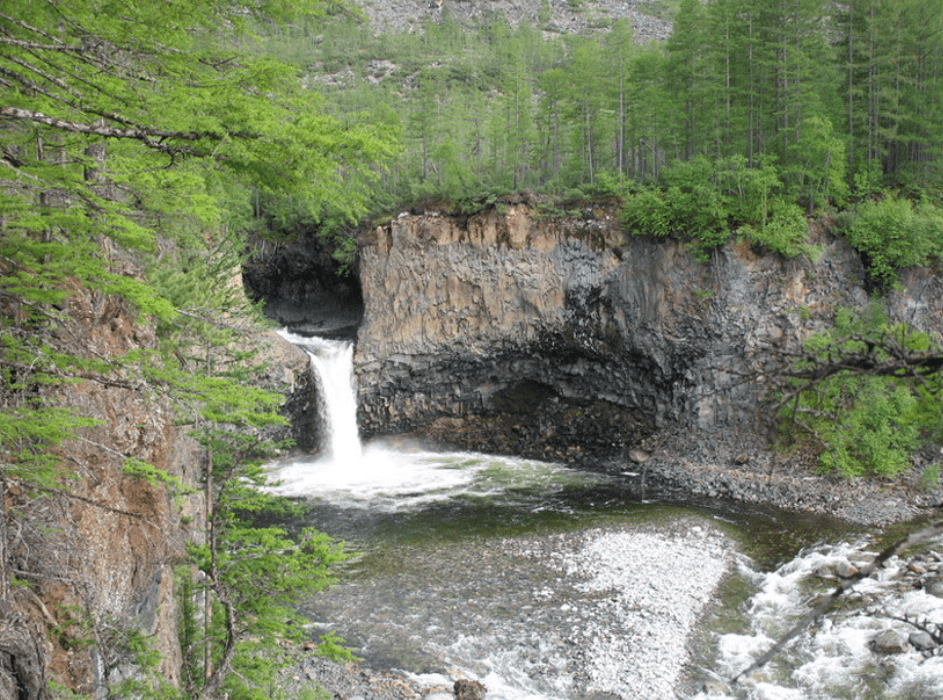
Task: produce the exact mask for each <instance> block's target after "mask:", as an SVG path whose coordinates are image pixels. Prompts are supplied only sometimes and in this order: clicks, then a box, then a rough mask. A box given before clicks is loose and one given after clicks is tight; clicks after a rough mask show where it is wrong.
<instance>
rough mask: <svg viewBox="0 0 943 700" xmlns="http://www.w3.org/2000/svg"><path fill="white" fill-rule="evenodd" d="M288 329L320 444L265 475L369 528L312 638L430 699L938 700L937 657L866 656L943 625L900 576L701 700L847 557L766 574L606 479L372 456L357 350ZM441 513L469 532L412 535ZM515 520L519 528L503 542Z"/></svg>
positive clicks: (439, 455)
mask: <svg viewBox="0 0 943 700" xmlns="http://www.w3.org/2000/svg"><path fill="white" fill-rule="evenodd" d="M283 335H284V336H285V337H286V338H287V339H288V340H290V341H292V342H294V343H296V344H298V345H300V346H302V347H304V348H305V349H306V350H307V351H308V352H309V354H310V356H311V360H312V368H313V369H314V371H315V372H316V373H317V381H318V385H319V393H320V394H321V396H322V397H323V400H324V406H323V410H324V420H325V423H326V443H327V444H326V447H325V450H324V453H323V454H322V455H320V456H318V457H317V458H311V457H303V456H302V457H298V458H293V459H291V460H286V461H283V462H279V463H276V464H272V465H270V473H271V476H272V478H273V480H277V482H278V483H277V485H274V486H273V490H275V491H276V492H278V493H281V494H283V495H287V496H291V497H295V498H304V499H308V500H310V501H311V502H312V503H315V504H319V505H318V507H319V508H321V509H323V510H325V511H330V512H331V513H342V514H343V517H342V518H341V519H340V520H339V522H342V523H343V524H344V525H346V526H349V527H353V528H354V531H355V532H356V531H357V529H358V528H362V529H367V528H373V530H372V531H371V533H370V534H369V536H365V537H367V539H368V541H367V542H366V545H367V548H368V549H369V550H370V551H371V554H370V555H369V556H368V557H367V559H366V560H367V561H368V563H367V564H364V565H363V567H362V570H361V571H360V572H359V573H358V575H357V576H355V577H354V580H345V581H344V582H343V583H342V584H341V585H339V586H338V587H336V588H335V589H332V590H330V591H327V592H325V593H324V594H322V595H321V596H319V598H318V601H316V602H315V603H313V604H312V607H311V610H312V612H311V614H312V615H315V616H317V619H318V621H319V625H320V626H321V627H323V628H325V629H334V630H336V631H337V632H338V633H339V634H341V636H343V637H346V638H348V639H349V640H350V639H353V640H355V641H356V648H355V649H354V651H355V653H357V654H359V655H362V656H365V657H367V658H368V660H369V659H370V658H372V659H374V660H376V659H378V658H379V659H383V660H384V663H388V664H390V665H391V666H397V667H398V668H402V669H404V670H406V671H411V672H413V673H414V674H415V675H414V678H416V679H418V680H420V681H421V682H422V683H424V684H426V685H427V686H435V685H443V686H445V687H450V685H451V682H452V680H454V678H455V677H467V678H474V679H480V680H481V681H482V682H483V683H484V684H485V685H486V686H487V687H488V689H489V693H488V696H487V697H488V700H574V699H575V698H588V697H596V698H616V697H621V698H624V700H636V699H645V700H662V699H663V700H672V699H674V698H696V699H697V700H708V699H716V698H736V699H738V700H805V699H807V698H808V699H813V698H814V699H819V698H821V699H828V698H867V699H869V700H870V699H872V698H873V699H875V700H878V699H882V698H888V699H889V698H898V699H901V700H905V699H906V700H917V699H918V698H919V699H923V698H943V658H941V657H939V656H936V657H932V658H928V659H924V658H923V656H921V655H920V654H919V653H917V652H916V651H913V650H912V651H911V652H909V653H903V654H897V655H894V656H886V655H884V656H881V655H877V654H875V653H874V652H872V651H871V649H870V648H869V642H870V640H871V639H873V637H874V635H875V634H876V633H877V632H878V631H880V630H881V629H883V628H886V627H899V628H902V629H903V628H907V624H906V623H900V622H895V621H894V620H893V619H892V618H893V617H894V616H896V617H903V616H905V615H911V616H919V617H920V619H922V620H928V621H931V622H938V623H940V624H943V600H940V599H939V598H934V597H933V596H930V595H928V594H926V593H924V592H922V591H909V592H907V593H906V594H905V595H902V596H897V597H895V598H893V599H891V598H889V597H888V596H887V595H886V593H887V591H889V590H892V589H893V588H894V587H895V586H897V585H898V584H897V583H896V581H897V580H898V578H899V576H897V574H899V572H896V573H895V571H894V569H893V567H891V568H890V569H888V570H886V571H885V572H883V573H882V574H881V576H879V577H877V578H875V579H869V580H867V581H865V582H862V583H861V584H860V585H859V587H858V589H857V591H858V592H857V593H856V594H855V595H856V596H859V598H858V599H867V600H874V601H884V600H885V599H887V600H892V601H893V602H892V603H886V604H885V603H883V602H882V603H881V609H880V610H876V609H868V608H867V605H862V606H858V607H856V608H855V609H854V610H851V611H848V610H846V611H844V612H842V613H841V614H838V615H833V616H830V617H828V618H827V619H825V620H823V621H822V622H821V623H820V624H819V625H817V626H816V628H815V629H814V630H812V632H811V633H808V634H804V635H802V636H801V637H800V639H799V641H798V642H795V643H794V644H793V645H792V646H790V647H789V648H788V649H787V651H786V652H785V654H783V655H782V656H781V657H779V658H777V659H776V660H774V662H773V663H771V664H770V665H768V666H767V667H765V668H763V669H760V670H759V671H757V672H755V673H753V674H751V675H750V677H749V678H746V679H745V680H744V681H742V682H741V683H740V684H738V685H737V686H736V687H733V688H731V687H729V686H724V685H723V684H719V683H718V684H713V683H710V684H709V686H708V687H709V689H703V690H702V688H703V687H704V682H705V680H707V681H710V680H711V679H725V678H730V677H732V676H735V675H736V674H737V673H738V672H740V671H741V670H743V669H744V668H746V667H747V666H749V665H750V663H751V662H752V660H753V659H755V658H757V657H759V656H760V655H761V654H762V653H763V652H764V651H766V649H768V648H769V646H771V645H772V644H773V642H774V641H775V639H776V638H777V636H778V635H780V634H782V633H783V632H784V631H786V630H787V629H788V627H789V625H790V624H791V622H792V621H793V620H795V619H798V618H799V617H801V615H802V614H804V613H805V611H806V610H808V609H809V605H810V604H811V603H812V602H813V600H814V595H813V593H812V589H811V588H810V586H811V585H812V584H810V582H812V581H815V580H816V579H815V575H814V574H815V572H816V571H818V570H820V569H821V568H822V566H824V565H826V564H828V563H829V562H832V561H834V560H837V559H841V558H848V557H850V556H851V555H852V550H853V549H854V548H855V547H853V546H852V545H849V544H846V543H837V544H826V545H821V546H819V547H815V548H812V549H810V550H808V551H806V552H803V553H801V554H800V555H799V556H797V557H796V558H795V559H794V560H792V561H789V562H786V563H785V564H783V565H782V566H780V567H779V568H777V569H776V570H774V571H769V572H759V571H756V570H755V567H753V566H752V565H751V563H750V562H749V561H748V560H747V559H746V558H745V557H744V556H743V555H742V554H740V553H739V552H738V547H737V545H736V543H735V540H734V539H732V538H731V537H730V533H731V528H730V527H729V526H728V525H726V524H725V523H723V522H721V520H723V519H722V518H721V519H714V518H712V517H710V516H709V515H703V514H700V513H697V512H693V511H685V512H682V513H680V514H669V516H668V517H666V516H665V515H664V513H663V512H661V514H660V515H658V514H657V513H660V511H658V510H657V508H658V507H657V506H652V507H651V510H650V511H649V510H645V509H647V508H649V507H648V506H639V505H638V504H635V505H633V506H632V507H633V508H636V510H634V511H631V517H627V516H625V515H624V512H628V511H619V512H617V513H616V512H614V511H613V510H612V506H611V503H609V504H606V505H599V506H598V508H599V510H598V512H597V510H596V506H595V505H594V504H593V503H592V502H591V499H592V498H593V497H594V496H592V494H594V493H597V491H596V490H594V489H597V487H605V488H611V487H612V484H613V482H614V479H618V477H613V476H612V475H607V474H603V473H589V472H582V471H579V470H576V469H571V468H567V467H564V466H562V465H557V464H547V463H542V462H535V461H529V460H520V459H513V458H504V457H494V456H490V455H481V454H474V453H467V452H430V451H427V450H423V449H419V448H414V447H409V446H408V445H406V444H405V443H399V444H390V443H380V442H377V443H371V444H368V445H366V446H364V445H362V444H361V441H360V438H359V435H358V431H357V420H356V410H357V407H356V391H355V387H354V383H353V374H352V356H353V347H352V344H351V343H347V342H342V341H329V340H323V339H318V338H306V337H300V336H294V335H291V334H289V333H283ZM567 489H574V490H576V491H577V492H578V493H580V494H590V495H582V496H580V499H581V500H580V503H579V504H578V505H577V506H574V505H573V504H572V503H571V502H569V501H566V500H565V499H562V498H560V497H559V494H561V493H565V492H566V491H567ZM561 504H564V505H561ZM568 508H570V509H571V511H568V510H567V509H568ZM578 508H582V510H578ZM606 508H609V510H605V509H606ZM617 510H618V509H617ZM544 511H555V512H557V513H561V514H562V515H561V516H560V517H561V518H563V520H564V525H562V526H561V525H560V524H559V522H558V521H553V523H554V524H553V527H551V528H549V529H548V528H547V527H545V526H542V525H541V526H537V527H534V526H530V525H528V526H527V527H530V528H531V529H529V530H528V529H522V528H521V526H520V523H519V522H517V521H518V520H521V521H526V522H527V523H530V522H538V523H540V522H543V521H540V520H539V518H540V517H541V516H542V515H543V514H544ZM639 512H642V513H648V512H652V513H656V515H654V516H644V515H643V516H639V515H638V513H639ZM449 518H452V519H453V520H454V521H455V523H456V524H455V525H454V528H455V530H458V534H457V535H456V534H454V533H453V532H449V533H448V538H446V540H445V541H441V540H442V538H440V537H439V536H438V535H436V534H435V532H433V534H432V535H430V534H429V533H428V532H427V531H425V530H422V529H421V528H422V527H425V528H427V529H428V527H429V525H428V522H429V521H434V522H439V521H440V520H443V519H449ZM483 518H493V519H495V523H492V524H483V520H482V519H483ZM567 518H570V520H566V519H567ZM502 519H508V520H502ZM511 520H515V523H516V527H517V530H515V531H514V532H513V533H507V534H505V533H502V531H501V530H500V528H501V527H502V526H508V525H510V524H511ZM570 521H572V523H570ZM351 523H353V525H350V524H351ZM360 523H363V525H362V526H361V525H360ZM377 523H379V525H378V524H377ZM416 523H420V525H416ZM566 523H570V524H566ZM410 528H412V529H410ZM476 528H481V529H482V533H483V534H477V530H476ZM542 528H543V529H542ZM470 531H475V532H470ZM328 532H329V534H335V535H336V533H334V532H330V531H328ZM416 532H419V534H418V535H417V534H415V533H416ZM404 533H406V534H405V535H404ZM522 533H523V534H522ZM404 536H405V537H406V539H407V544H405V545H403V544H401V543H400V541H399V538H401V537H404ZM744 536H746V537H749V534H747V535H744ZM355 537H356V536H355ZM455 537H457V538H458V540H457V541H454V538H455ZM371 538H372V539H371ZM409 538H413V539H409ZM423 538H425V539H423ZM449 538H452V539H449ZM417 539H418V540H421V541H422V542H423V543H424V544H423V545H422V550H420V547H419V545H417V544H414V542H415V541H416V540H417ZM384 552H388V553H387V554H384ZM371 556H372V557H373V558H375V559H378V560H380V562H381V564H370V563H369V561H370V557H371ZM390 561H392V562H393V563H389V562H390ZM383 562H386V563H383ZM897 565H899V563H898V564H897ZM734 580H736V581H739V582H741V584H742V586H743V587H744V588H745V589H747V592H746V593H745V594H743V595H741V596H739V598H738V599H737V600H736V601H735V602H734V603H732V605H740V606H741V609H740V612H739V613H735V614H731V613H730V611H726V614H725V615H724V616H723V617H725V619H726V620H727V621H728V622H727V625H728V626H729V624H730V623H729V620H730V619H731V618H732V617H733V618H735V619H736V620H737V623H736V624H737V628H738V629H737V631H736V632H730V631H729V630H728V629H724V630H720V629H717V631H711V629H712V627H711V626H712V625H715V624H716V621H717V619H718V618H719V617H721V615H719V614H717V613H718V610H717V608H718V606H719V605H721V598H720V597H719V594H718V588H719V587H720V586H721V585H728V586H729V584H730V582H731V581H734ZM725 581H726V584H725V583H724V582H725ZM822 589H824V586H820V587H819V589H815V590H822ZM724 600H727V601H728V603H729V599H724ZM744 601H745V602H744ZM875 605H877V603H875ZM905 637H906V634H905ZM695 640H696V644H697V645H698V646H697V648H696V649H695V648H694V645H695ZM430 670H431V671H433V672H432V673H427V671H430Z"/></svg>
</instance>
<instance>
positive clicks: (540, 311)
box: [355, 200, 943, 460]
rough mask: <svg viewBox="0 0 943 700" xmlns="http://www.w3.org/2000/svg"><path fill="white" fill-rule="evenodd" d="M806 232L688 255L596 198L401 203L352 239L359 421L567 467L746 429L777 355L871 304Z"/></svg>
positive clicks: (931, 317) (828, 242) (925, 279)
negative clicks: (472, 209)
mask: <svg viewBox="0 0 943 700" xmlns="http://www.w3.org/2000/svg"><path fill="white" fill-rule="evenodd" d="M819 237H820V240H819V241H818V242H819V243H820V244H821V246H822V248H823V253H822V255H821V256H820V257H818V259H817V260H816V261H815V262H811V261H808V260H804V259H802V260H799V259H797V260H785V259H783V258H781V257H779V256H775V255H758V254H756V253H755V252H754V251H752V250H750V249H749V248H748V247H733V246H728V247H724V248H722V249H719V250H717V251H715V252H714V253H713V254H712V255H710V258H709V260H707V261H699V260H698V259H697V258H696V257H695V256H694V255H693V254H692V251H691V250H690V249H689V248H688V247H687V246H686V245H684V244H681V243H678V242H675V241H666V240H658V241H653V240H647V239H645V238H639V237H632V236H629V235H627V234H626V233H625V232H624V231H623V229H622V226H621V225H620V223H619V220H618V215H617V211H616V209H615V207H609V206H602V205H599V206H592V207H587V208H585V209H584V210H583V211H582V212H581V214H580V215H579V216H575V217H574V216H570V217H567V218H548V217H539V216H537V215H536V214H535V212H534V211H533V210H532V209H531V207H530V205H529V204H528V202H526V201H523V200H518V201H509V202H505V203H503V204H500V205H499V206H498V208H494V209H490V210H487V211H483V212H481V213H479V214H477V215H474V216H470V217H451V216H446V215H440V214H438V213H436V212H429V213H424V214H420V215H411V214H403V215H401V216H400V217H398V218H397V219H395V220H393V221H391V222H390V223H389V224H387V225H385V226H381V227H378V228H376V229H373V230H370V231H366V232H364V233H363V234H362V235H361V240H360V246H361V258H360V281H361V285H362V293H363V298H364V304H365V313H364V321H363V324H362V326H361V327H360V330H359V333H358V340H357V352H356V356H355V367H356V374H357V385H358V393H359V401H360V423H361V429H362V431H363V433H364V434H365V435H366V436H371V435H379V434H388V433H395V432H412V433H417V434H420V435H423V436H427V437H431V438H435V439H439V440H443V441H445V442H449V443H452V444H456V445H460V446H464V447H468V448H474V449H478V450H484V451H499V452H509V453H514V454H519V455H526V456H535V457H538V456H539V457H553V458H555V459H561V458H562V459H568V460H578V459H581V458H587V457H598V456H600V455H602V454H606V453H615V452H619V451H624V450H625V449H626V448H627V447H629V446H632V445H636V444H638V443H639V442H640V441H641V440H642V439H643V438H645V437H646V436H648V435H650V434H652V433H653V432H656V431H663V430H666V429H673V430H675V431H678V430H680V431H687V432H690V433H692V434H694V433H696V434H698V435H704V436H711V435H720V434H724V435H738V434H755V433H756V432H757V431H759V430H762V429H763V427H764V424H765V421H764V412H763V410H762V403H761V400H762V396H763V377H764V374H765V373H767V372H769V371H771V370H772V369H773V366H774V365H775V364H776V363H777V362H779V361H780V360H779V358H778V356H777V353H778V351H780V350H784V349H788V348H793V349H795V348H797V347H798V346H799V344H800V343H801V340H802V339H803V338H804V337H806V336H807V335H808V334H809V333H811V332H814V331H816V330H819V329H821V328H824V327H825V326H826V325H828V324H829V323H830V322H831V319H832V317H833V314H834V310H835V307H836V306H837V305H838V304H843V305H852V306H864V305H865V304H867V303H868V295H867V293H866V290H865V286H864V277H865V275H864V269H863V267H862V265H861V263H860V261H859V259H858V257H857V256H856V255H855V254H854V252H853V251H851V250H850V249H848V248H847V247H846V246H844V244H842V243H841V242H840V241H838V240H835V239H831V238H829V237H828V236H827V235H826V234H824V233H820V234H819ZM910 282H911V283H910V284H908V285H907V286H906V289H905V291H903V292H900V293H898V294H896V295H895V296H894V297H893V298H892V299H891V301H890V305H889V313H890V314H891V316H892V318H904V319H906V320H908V321H911V322H916V323H917V324H918V325H924V326H927V327H935V328H937V329H939V328H940V327H941V324H940V319H941V318H943V289H941V285H940V280H939V278H938V277H933V276H931V275H928V274H926V273H924V272H920V271H914V272H913V273H912V274H911V279H910ZM745 377H751V380H750V381H744V378H745Z"/></svg>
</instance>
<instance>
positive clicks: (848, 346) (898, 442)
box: [780, 306, 940, 478]
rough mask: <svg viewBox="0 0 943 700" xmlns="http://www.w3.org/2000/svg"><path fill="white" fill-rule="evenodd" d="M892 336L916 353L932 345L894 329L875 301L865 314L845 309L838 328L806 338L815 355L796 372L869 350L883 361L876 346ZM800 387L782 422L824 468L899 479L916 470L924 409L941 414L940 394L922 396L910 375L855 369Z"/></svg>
mask: <svg viewBox="0 0 943 700" xmlns="http://www.w3.org/2000/svg"><path fill="white" fill-rule="evenodd" d="M886 338H889V339H893V340H894V341H895V342H896V343H897V344H899V346H900V347H905V348H908V349H909V350H912V351H916V352H921V351H923V350H925V349H926V348H928V347H930V345H929V337H928V336H926V335H925V334H922V333H914V332H913V331H911V330H910V329H907V328H906V327H903V326H895V327H891V326H888V324H887V321H886V318H885V317H884V315H883V313H882V312H881V311H880V310H879V309H878V308H877V307H876V306H873V307H872V308H871V309H869V310H868V311H867V312H866V314H865V315H864V316H863V317H861V318H858V317H856V315H855V312H854V311H852V310H850V309H847V308H842V309H840V310H839V312H838V314H837V316H836V320H835V327H834V328H833V329H830V330H828V331H823V332H821V333H817V334H815V335H813V336H811V337H810V338H809V339H808V340H807V341H806V346H805V349H806V351H807V352H808V353H809V359H807V360H804V361H803V362H801V363H799V364H798V365H797V367H796V369H805V368H814V367H815V366H817V364H818V363H822V362H832V361H834V360H836V359H840V358H842V357H849V356H854V355H858V356H861V354H865V355H867V354H868V353H872V355H873V359H875V360H877V361H881V360H886V359H887V355H886V353H885V352H884V351H882V350H875V347H877V346H878V345H879V344H878V343H877V341H878V340H880V339H886ZM870 339H874V340H870ZM934 381H938V380H934ZM800 386H803V387H804V388H803V389H802V390H800V391H798V392H797V393H796V394H795V397H794V399H793V400H791V401H790V402H789V403H788V404H787V405H785V406H784V407H783V408H782V409H781V412H780V420H781V423H780V427H781V430H782V431H783V433H784V435H786V436H787V437H788V438H789V439H791V440H793V441H799V442H806V443H807V444H809V445H811V446H812V447H813V449H814V450H815V451H816V453H817V454H818V464H819V467H820V468H821V470H822V471H823V472H833V471H834V472H838V473H839V474H841V475H843V476H846V477H857V476H878V477H883V478H893V477H897V476H900V475H901V474H903V473H905V472H906V471H908V470H909V469H910V467H911V464H912V455H913V453H914V452H915V451H916V450H917V449H918V448H919V447H920V445H921V444H922V438H923V436H922V435H921V427H922V425H925V424H926V422H927V421H921V420H920V419H919V417H918V416H919V415H920V414H921V413H922V412H924V411H926V412H929V413H928V415H932V416H934V417H935V419H936V420H937V421H939V418H940V415H939V410H940V407H939V402H938V399H937V398H936V397H935V396H931V395H930V394H925V395H923V396H921V393H920V390H919V387H921V386H926V385H925V384H922V383H921V382H918V381H916V380H914V379H912V378H911V377H909V376H906V375H901V376H899V377H898V376H869V375H867V374H862V373H859V372H856V371H854V370H853V369H852V368H851V367H849V369H846V370H841V371H838V372H834V373H831V374H828V375H824V376H823V377H822V378H821V379H819V380H818V381H815V382H812V383H810V384H807V385H800ZM937 425H939V422H937Z"/></svg>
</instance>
